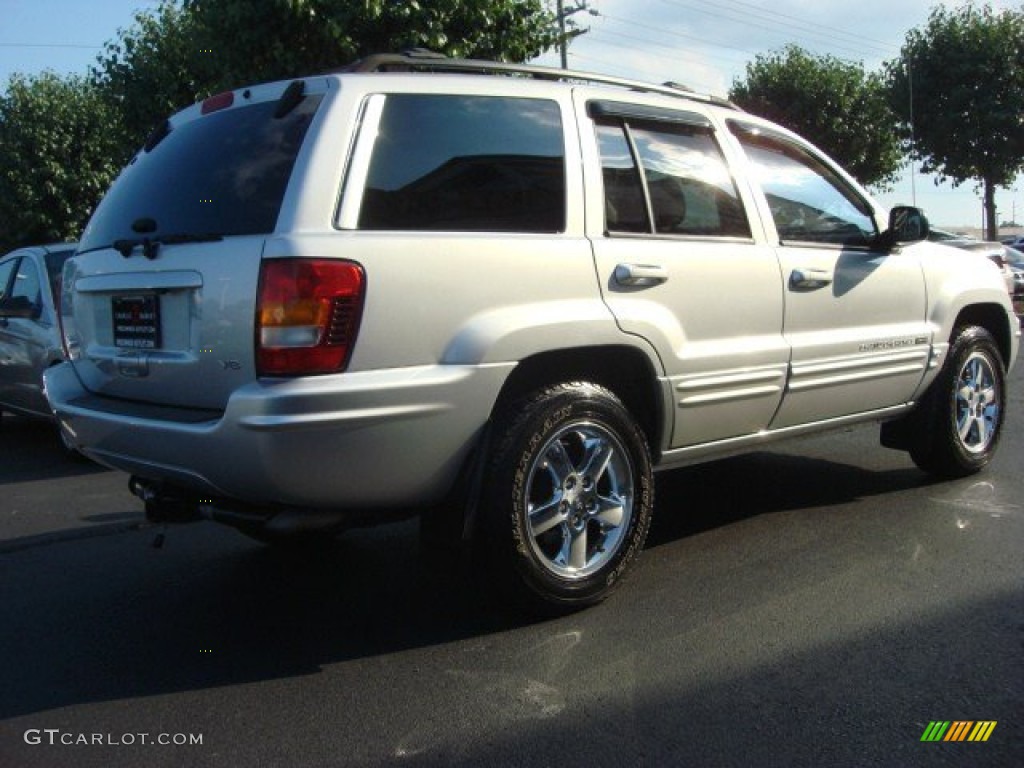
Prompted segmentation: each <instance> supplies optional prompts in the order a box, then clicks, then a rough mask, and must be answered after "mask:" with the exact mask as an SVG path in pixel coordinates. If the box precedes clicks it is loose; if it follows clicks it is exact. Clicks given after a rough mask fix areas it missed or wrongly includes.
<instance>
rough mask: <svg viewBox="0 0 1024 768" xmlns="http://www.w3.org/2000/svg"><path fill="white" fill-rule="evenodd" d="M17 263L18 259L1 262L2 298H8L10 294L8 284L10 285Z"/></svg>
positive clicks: (0, 282)
mask: <svg viewBox="0 0 1024 768" xmlns="http://www.w3.org/2000/svg"><path fill="white" fill-rule="evenodd" d="M17 263H18V260H17V259H11V260H10V261H5V262H3V263H2V264H0V299H6V298H7V296H8V293H7V286H8V285H10V282H11V276H12V275H13V274H14V265H15V264H17Z"/></svg>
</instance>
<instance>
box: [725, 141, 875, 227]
mask: <svg viewBox="0 0 1024 768" xmlns="http://www.w3.org/2000/svg"><path fill="white" fill-rule="evenodd" d="M730 127H731V129H732V131H733V133H734V134H735V135H736V137H737V138H738V139H739V141H740V144H741V145H742V146H743V149H744V150H745V151H746V153H747V157H748V159H749V160H750V163H751V169H752V171H753V175H754V180H755V181H756V182H757V183H759V184H760V185H761V188H762V190H763V191H764V195H765V197H766V198H767V200H768V206H769V208H771V212H772V218H773V219H774V221H775V228H776V230H777V231H778V233H779V240H781V241H782V243H783V244H786V243H794V242H796V243H821V244H827V245H846V246H867V245H869V244H870V243H871V241H872V240H873V239H874V238H875V235H876V234H877V228H876V226H875V220H874V217H873V216H872V211H871V207H870V206H869V205H868V204H867V202H866V201H865V200H864V199H863V198H862V197H861V196H860V195H859V194H858V193H857V191H856V190H855V189H853V187H851V186H850V185H849V184H848V183H847V182H846V181H845V180H844V179H843V178H842V177H840V176H839V175H838V174H837V173H836V172H835V171H834V170H832V169H831V168H830V167H829V166H827V165H826V164H825V163H824V162H823V161H822V160H820V159H819V158H817V157H816V156H814V155H813V154H811V153H810V152H809V151H808V150H806V149H805V148H804V147H802V146H800V145H798V144H796V143H795V142H793V141H791V140H789V139H787V138H785V137H782V136H777V135H774V134H772V133H770V132H766V131H763V130H761V129H760V128H753V127H747V126H743V125H739V124H736V123H732V124H730Z"/></svg>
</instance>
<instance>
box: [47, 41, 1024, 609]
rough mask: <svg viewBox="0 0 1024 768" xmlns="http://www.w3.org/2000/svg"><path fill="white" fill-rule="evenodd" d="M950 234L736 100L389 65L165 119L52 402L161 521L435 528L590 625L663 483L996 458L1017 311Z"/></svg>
mask: <svg viewBox="0 0 1024 768" xmlns="http://www.w3.org/2000/svg"><path fill="white" fill-rule="evenodd" d="M421 70H422V71H421ZM501 75H513V76H511V77H509V76H501ZM183 190H189V191H190V193H189V194H184V193H183ZM927 234H928V222H927V219H926V218H925V216H924V215H923V213H922V212H921V211H919V210H917V209H915V208H908V207H897V208H894V209H893V210H892V211H890V212H888V213H887V212H886V211H885V210H883V209H882V208H880V207H879V206H878V205H877V204H876V203H875V202H873V201H872V199H871V198H870V197H869V195H868V194H867V193H866V192H865V191H864V190H863V189H862V188H861V187H860V186H858V185H857V183H856V182H855V181H854V180H853V179H852V178H851V177H850V176H849V175H848V174H846V173H845V172H844V171H843V170H842V169H840V168H839V167H838V166H837V165H836V164H835V163H834V162H833V161H831V160H830V159H829V158H828V157H827V156H826V155H825V154H824V153H822V152H821V151H820V150H818V149H816V148H814V147H813V146H811V145H810V144H808V143H807V142H805V141H803V140H802V139H801V138H799V137H798V136H796V135H795V134H793V133H791V132H790V131H787V130H785V129H783V128H781V127H779V126H777V125H774V124H772V123H770V122H768V121H765V120H762V119H759V118H757V117H755V116H753V115H750V114H747V113H745V112H742V111H740V110H738V109H736V108H735V107H733V106H732V105H730V104H728V103H725V102H722V101H721V100H718V99H714V98H711V97H702V96H700V95H697V94H694V93H692V92H686V91H682V90H679V89H675V88H672V87H667V86H654V85H647V84H643V83H637V82H633V81H626V80H619V79H615V78H608V77H604V76H600V75H590V74H585V73H576V72H566V71H560V70H553V69H546V68H537V67H527V66H517V65H508V64H495V63H490V62H479V61H459V60H448V59H444V58H437V57H432V56H426V55H420V54H411V55H402V56H384V57H375V58H372V59H370V60H366V61H363V62H361V63H359V64H357V65H355V66H354V67H352V68H350V69H349V70H348V71H344V72H339V73H335V74H329V75H318V76H311V77H306V78H302V79H298V80H293V81H291V82H281V83H275V84H269V85H258V86H252V87H246V88H240V89H238V90H235V91H231V92H227V93H223V94H219V95H217V96H213V97H211V98H209V99H207V100H206V101H204V102H203V103H201V104H197V105H195V106H193V107H190V108H189V109H186V110H185V111H183V112H181V113H179V114H177V115H175V116H174V117H172V118H170V119H169V120H168V121H167V122H165V123H164V124H163V125H161V126H160V127H159V128H158V129H157V130H156V131H154V133H153V134H152V135H151V136H150V138H149V140H148V141H147V142H146V144H145V146H144V147H143V149H142V150H141V151H140V152H139V153H138V155H137V156H136V157H135V159H134V160H133V162H132V163H131V164H130V165H128V166H127V167H126V168H125V170H124V171H123V172H122V174H121V176H120V177H119V179H118V180H117V181H116V182H115V184H114V186H113V187H112V188H111V190H110V191H109V192H108V194H107V195H106V197H105V198H104V200H103V201H102V203H101V204H100V205H99V207H98V208H97V210H96V212H95V214H94V216H93V218H92V221H91V222H90V223H89V225H88V227H87V229H86V231H85V233H84V235H83V239H82V244H81V250H80V253H79V255H78V256H77V257H76V258H75V259H73V260H71V261H70V262H69V263H68V265H67V266H66V267H65V270H64V296H63V323H64V333H65V344H66V347H67V351H68V355H69V362H67V363H65V364H62V365H60V366H57V367H55V368H51V369H50V370H48V371H47V373H46V384H47V393H48V395H49V397H50V402H51V404H52V406H53V407H54V409H55V410H56V412H57V414H58V418H59V420H60V422H61V424H62V425H63V427H64V429H65V430H66V432H67V434H68V435H69V436H72V438H73V440H74V441H75V444H76V445H77V446H79V447H80V449H81V450H82V451H83V452H85V453H86V454H87V455H89V456H90V457H92V458H94V459H96V460H98V461H100V462H102V463H105V464H108V465H110V466H112V467H116V468H119V469H122V470H124V471H126V472H129V473H131V475H132V478H131V480H130V487H131V488H132V490H133V491H134V492H135V493H136V494H137V495H138V496H139V497H140V498H142V499H143V500H144V501H145V504H146V511H147V514H148V515H149V516H150V518H151V519H153V520H165V521H170V520H192V519H198V518H208V519H213V520H217V521H220V522H223V523H227V524H229V525H233V526H236V527H238V528H240V529H242V530H244V531H247V532H249V533H251V534H253V535H256V536H258V537H260V538H263V539H267V538H274V537H277V536H280V535H284V534H288V533H295V532H307V533H308V532H310V531H314V530H318V531H324V532H333V531H335V530H337V529H339V528H342V527H345V526H347V525H353V524H362V523H368V522H376V521H381V520H385V519H389V516H390V514H392V513H393V512H395V511H396V510H397V511H400V510H407V509H409V508H410V507H414V508H420V509H430V510H432V512H431V514H429V515H428V516H427V517H426V520H427V521H428V528H431V529H433V530H435V531H437V530H442V531H443V530H444V529H445V528H446V526H448V525H450V526H451V528H452V529H453V530H454V531H455V532H456V533H457V535H459V536H461V537H463V538H465V539H466V540H468V541H469V542H471V543H472V545H473V546H474V547H475V552H476V558H475V561H476V563H477V565H478V567H479V568H480V569H481V573H482V577H481V581H482V582H484V583H487V584H491V585H496V586H498V587H499V588H500V591H501V592H502V593H503V594H506V595H510V596H514V597H515V598H517V599H525V600H528V601H539V602H541V603H542V604H548V605H554V606H559V607H576V606H581V605H587V604H590V603H593V602H596V601H598V600H600V599H602V598H604V597H605V596H606V595H607V594H608V593H609V592H610V591H611V590H612V589H613V588H614V587H616V586H617V585H618V584H619V583H620V581H621V577H622V576H623V575H624V574H625V573H626V572H627V571H628V570H629V568H630V566H631V564H632V563H633V561H634V560H635V559H636V557H637V555H638V554H639V552H640V550H641V549H642V547H643V543H644V539H645V536H646V534H647V530H648V526H649V524H650V520H651V514H652V509H653V505H654V497H653V494H654V482H653V472H654V471H656V470H662V469H669V468H672V467H678V466H681V465H684V464H691V463H694V462H699V461H704V460H707V459H710V458H713V457H718V456H722V455H725V454H731V453H735V452H738V451H744V450H763V449H764V446H765V445H766V444H768V443H769V442H771V441H772V440H775V439H781V438H784V437H789V436H794V435H804V434H807V433H810V432H816V431H820V430H824V429H832V428H835V427H837V426H840V425H847V424H853V423H858V422H874V423H877V422H883V427H882V438H883V442H884V444H885V445H887V446H889V447H895V448H900V449H905V450H908V451H909V452H910V455H911V457H912V458H913V460H914V461H915V462H916V463H917V464H918V465H919V466H920V467H922V468H923V469H925V470H926V471H928V472H930V473H932V474H934V475H936V476H939V477H951V476H962V475H965V474H969V473H972V472H976V471H978V470H980V469H981V468H982V467H984V466H985V465H986V464H987V463H988V462H989V461H990V459H991V458H992V456H993V455H994V452H995V450H996V446H997V444H998V442H999V436H1000V433H1001V430H1002V425H1003V423H1004V409H1005V407H1006V404H1007V402H1008V400H1007V397H1006V384H1005V372H1006V370H1007V368H1008V367H1009V366H1010V365H1011V364H1012V363H1013V361H1014V358H1015V357H1016V354H1017V349H1018V344H1019V335H1020V327H1019V323H1018V322H1017V319H1016V317H1014V315H1013V310H1012V307H1011V305H1010V299H1009V296H1008V294H1007V291H1006V290H1005V288H1004V286H1003V284H1002V282H1001V280H1000V277H999V275H998V274H997V272H996V271H995V270H988V269H977V268H975V267H974V266H973V265H971V264H968V263H967V261H966V260H965V259H964V258H963V257H962V256H961V255H959V254H957V252H956V251H954V250H952V249H949V248H945V247H942V246H939V245H936V244H932V243H927V242H923V241H924V239H925V238H926V236H927Z"/></svg>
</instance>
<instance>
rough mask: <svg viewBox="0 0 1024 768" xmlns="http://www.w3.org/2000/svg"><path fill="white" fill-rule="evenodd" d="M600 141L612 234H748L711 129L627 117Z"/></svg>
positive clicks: (603, 127) (602, 128) (600, 133)
mask: <svg viewBox="0 0 1024 768" xmlns="http://www.w3.org/2000/svg"><path fill="white" fill-rule="evenodd" d="M597 138H598V145H599V148H600V152H601V168H602V176H603V179H604V186H605V218H606V227H607V230H608V232H609V233H615V232H648V233H652V234H659V235H688V236H694V237H740V238H749V237H750V225H749V223H748V222H747V216H746V213H745V212H744V210H743V204H742V203H741V201H740V198H739V194H738V193H737V191H736V185H735V184H734V183H733V180H732V176H731V175H730V173H729V168H728V166H727V165H726V163H725V159H724V157H723V156H722V153H721V150H720V149H719V147H718V144H717V143H716V141H715V137H714V134H713V132H712V131H711V128H710V127H705V126H695V125H687V124H685V123H681V122H680V123H673V122H669V121H666V122H659V121H655V120H644V119H642V118H637V119H633V118H630V117H621V118H616V119H614V120H612V121H608V122H601V123H598V124H597Z"/></svg>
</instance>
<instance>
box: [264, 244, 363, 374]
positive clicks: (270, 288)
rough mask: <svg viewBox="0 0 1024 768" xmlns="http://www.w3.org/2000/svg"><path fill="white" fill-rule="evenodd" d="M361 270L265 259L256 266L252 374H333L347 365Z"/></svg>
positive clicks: (347, 264) (359, 307)
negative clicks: (258, 289)
mask: <svg viewBox="0 0 1024 768" xmlns="http://www.w3.org/2000/svg"><path fill="white" fill-rule="evenodd" d="M365 288H366V278H365V275H364V274H363V268H362V267H361V266H359V265H358V264H355V263H354V262H351V261H339V260H337V259H268V260H267V261H264V262H263V265H262V267H261V268H260V291H259V300H258V303H257V306H256V372H257V373H258V374H259V375H261V376H303V375H308V374H316V373H337V372H339V371H343V370H344V369H345V366H346V365H347V364H348V359H349V355H350V353H351V351H352V347H353V345H354V344H355V340H356V334H357V333H358V331H359V320H360V318H361V317H362V313H363V294H364V292H365Z"/></svg>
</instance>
